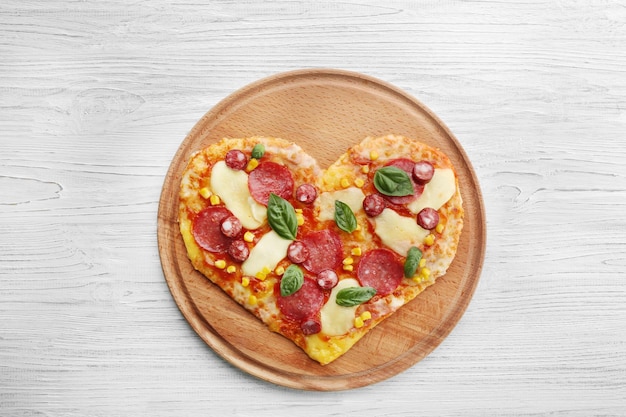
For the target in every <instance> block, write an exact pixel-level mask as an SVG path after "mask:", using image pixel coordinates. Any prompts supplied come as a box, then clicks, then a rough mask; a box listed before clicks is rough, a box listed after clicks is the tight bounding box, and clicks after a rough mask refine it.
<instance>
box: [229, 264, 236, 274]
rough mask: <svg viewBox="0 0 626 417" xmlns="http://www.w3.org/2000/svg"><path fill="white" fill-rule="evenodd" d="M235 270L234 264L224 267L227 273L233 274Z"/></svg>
mask: <svg viewBox="0 0 626 417" xmlns="http://www.w3.org/2000/svg"><path fill="white" fill-rule="evenodd" d="M236 270H237V268H236V267H235V265H228V266H227V267H226V272H228V273H229V274H234V273H235V271H236Z"/></svg>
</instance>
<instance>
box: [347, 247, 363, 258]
mask: <svg viewBox="0 0 626 417" xmlns="http://www.w3.org/2000/svg"><path fill="white" fill-rule="evenodd" d="M350 253H351V254H352V255H354V256H361V253H362V252H361V248H360V247H359V246H357V247H356V248H352V250H351V251H350Z"/></svg>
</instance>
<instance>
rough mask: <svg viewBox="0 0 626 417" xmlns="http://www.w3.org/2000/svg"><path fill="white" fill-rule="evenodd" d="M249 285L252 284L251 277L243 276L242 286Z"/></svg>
mask: <svg viewBox="0 0 626 417" xmlns="http://www.w3.org/2000/svg"><path fill="white" fill-rule="evenodd" d="M248 285H250V278H248V277H243V278H241V286H242V287H247V286H248Z"/></svg>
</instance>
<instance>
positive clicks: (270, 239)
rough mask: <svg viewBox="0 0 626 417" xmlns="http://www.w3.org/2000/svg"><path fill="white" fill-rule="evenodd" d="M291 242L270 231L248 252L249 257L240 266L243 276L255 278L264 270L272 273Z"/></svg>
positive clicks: (284, 255) (285, 254)
mask: <svg viewBox="0 0 626 417" xmlns="http://www.w3.org/2000/svg"><path fill="white" fill-rule="evenodd" d="M291 242H292V240H288V239H283V238H282V237H280V236H278V234H277V233H276V232H275V231H273V230H270V231H269V232H267V233H266V234H265V235H263V237H261V239H259V241H258V242H257V244H256V245H255V246H254V247H253V248H252V249H251V250H250V256H248V259H246V260H245V261H244V263H243V264H241V271H242V272H243V274H244V275H247V276H251V277H253V276H255V275H256V274H257V273H259V272H261V271H262V270H263V269H264V268H267V269H268V270H270V271H273V270H274V268H276V265H278V262H280V261H281V260H282V259H283V258H285V257H286V256H287V248H288V247H289V244H290V243H291Z"/></svg>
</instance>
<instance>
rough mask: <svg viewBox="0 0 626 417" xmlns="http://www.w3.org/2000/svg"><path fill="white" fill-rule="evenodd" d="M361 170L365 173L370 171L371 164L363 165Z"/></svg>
mask: <svg viewBox="0 0 626 417" xmlns="http://www.w3.org/2000/svg"><path fill="white" fill-rule="evenodd" d="M361 172H362V173H364V174H367V173H369V172H370V166H369V165H363V166H362V167H361Z"/></svg>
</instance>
